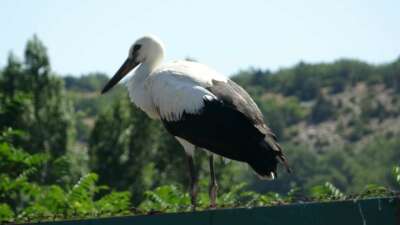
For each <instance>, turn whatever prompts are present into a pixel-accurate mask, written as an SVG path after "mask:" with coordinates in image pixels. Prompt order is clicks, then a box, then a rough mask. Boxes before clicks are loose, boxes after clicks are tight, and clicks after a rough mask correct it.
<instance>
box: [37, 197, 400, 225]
mask: <svg viewBox="0 0 400 225" xmlns="http://www.w3.org/2000/svg"><path fill="white" fill-rule="evenodd" d="M399 206H400V201H399V199H396V198H376V199H367V200H349V201H341V202H327V203H304V204H293V205H281V206H273V207H257V208H237V209H217V210H210V211H202V212H193V213H168V214H160V215H146V216H124V217H111V218H100V219H87V220H76V221H58V222H45V223H43V222H42V223H40V224H43V225H72V224H74V225H75V224H76V225H119V224H121V225H155V224H157V225H159V224H162V225H358V224H359V225H395V224H396V225H400V217H399V216H400V207H399Z"/></svg>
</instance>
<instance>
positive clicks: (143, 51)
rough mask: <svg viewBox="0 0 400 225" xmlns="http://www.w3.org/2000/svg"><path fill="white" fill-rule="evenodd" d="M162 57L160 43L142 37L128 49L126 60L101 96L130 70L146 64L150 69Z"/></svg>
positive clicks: (162, 50)
mask: <svg viewBox="0 0 400 225" xmlns="http://www.w3.org/2000/svg"><path fill="white" fill-rule="evenodd" d="M163 57H164V47H163V44H162V42H161V41H160V40H159V39H158V38H157V37H154V36H144V37H141V38H139V39H138V40H136V41H135V43H133V45H132V46H131V48H130V49H129V53H128V58H127V59H126V60H125V62H124V63H123V64H122V66H121V67H120V68H119V70H118V71H117V72H116V73H115V75H114V76H113V77H112V78H111V79H110V80H109V81H108V83H107V84H106V85H105V86H104V88H103V90H102V91H101V93H102V94H104V93H105V92H107V91H108V90H110V89H111V88H112V87H113V86H114V85H116V84H117V83H118V81H120V80H121V79H122V78H123V77H125V76H126V75H127V74H128V73H129V72H130V71H131V70H133V69H134V68H136V67H137V66H138V65H139V64H146V65H147V66H148V67H149V68H150V69H152V68H154V67H155V66H157V64H158V63H160V61H161V60H162V59H163Z"/></svg>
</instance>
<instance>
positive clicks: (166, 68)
mask: <svg viewBox="0 0 400 225" xmlns="http://www.w3.org/2000/svg"><path fill="white" fill-rule="evenodd" d="M163 57H164V47H163V44H162V42H161V41H160V40H159V39H158V38H156V37H154V36H145V37H142V38H139V39H138V40H137V41H136V42H135V43H134V44H133V45H132V47H131V48H130V50H129V54H128V58H127V59H126V60H125V62H124V63H123V64H122V66H121V67H120V69H119V70H118V71H117V72H116V74H115V75H114V76H113V77H112V78H111V80H110V81H108V83H107V84H106V85H105V87H104V89H103V90H102V93H105V92H107V91H108V90H110V89H111V88H112V87H113V86H114V85H115V84H117V83H118V81H120V80H121V79H122V78H123V77H124V76H125V75H127V74H128V73H129V72H130V71H131V70H132V69H134V68H137V69H136V70H135V72H134V75H133V76H132V77H131V78H130V80H129V81H128V82H127V88H128V92H129V96H130V98H131V100H132V101H133V103H134V104H135V105H136V106H138V107H139V108H140V109H142V110H143V111H144V112H146V113H147V115H148V116H150V117H151V118H153V119H159V120H161V121H162V123H163V124H164V126H165V128H166V129H167V130H168V132H169V133H171V134H172V135H173V136H174V137H175V138H176V139H177V140H178V141H179V143H180V144H181V145H182V146H183V148H184V150H185V152H186V155H187V159H188V164H189V173H190V196H191V201H192V206H193V207H195V204H196V189H197V187H196V183H197V181H196V180H197V179H196V176H195V173H194V165H193V154H194V149H195V147H199V148H202V149H206V150H207V151H208V152H209V153H211V154H209V164H210V174H211V180H210V188H209V195H210V199H211V207H215V206H216V203H215V201H216V196H217V189H218V186H217V182H216V178H215V174H214V166H213V154H217V155H220V156H223V157H226V158H229V159H233V160H237V161H241V162H246V163H247V164H249V165H250V167H251V168H253V170H254V171H255V172H256V174H257V175H258V176H259V177H260V178H263V179H274V178H275V177H276V175H277V173H276V169H277V164H278V162H281V163H282V164H283V165H284V166H285V167H286V169H287V171H288V172H290V168H289V166H288V164H287V160H286V158H285V156H284V154H283V153H282V149H281V147H280V146H279V144H278V143H277V142H276V137H275V135H274V134H273V133H272V131H271V130H270V129H269V128H268V127H267V126H266V125H265V123H264V120H263V116H262V114H261V112H260V110H259V109H258V107H257V105H256V104H255V102H254V101H253V100H252V98H251V97H250V96H249V94H248V93H247V92H246V91H245V90H244V89H243V88H241V87H240V86H239V85H237V84H236V83H235V82H233V81H231V80H230V79H228V78H226V77H225V76H222V75H221V74H219V73H217V72H216V71H214V70H213V69H211V68H209V67H207V66H205V65H203V64H200V63H196V62H189V61H183V60H179V61H173V62H171V63H167V64H164V65H161V62H162V60H163ZM212 153H213V154H212Z"/></svg>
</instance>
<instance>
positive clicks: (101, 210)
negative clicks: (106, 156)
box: [0, 130, 131, 222]
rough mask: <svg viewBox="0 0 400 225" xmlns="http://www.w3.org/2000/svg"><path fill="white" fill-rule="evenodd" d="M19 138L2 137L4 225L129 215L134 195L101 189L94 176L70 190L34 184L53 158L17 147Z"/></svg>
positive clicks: (0, 197)
mask: <svg viewBox="0 0 400 225" xmlns="http://www.w3.org/2000/svg"><path fill="white" fill-rule="evenodd" d="M15 135H21V134H20V132H17V131H13V130H8V131H6V132H3V134H2V135H1V136H0V162H1V163H0V171H1V172H0V181H1V182H0V202H1V204H0V221H10V220H16V221H20V222H22V221H26V220H37V219H40V220H42V219H46V218H76V217H87V216H98V215H111V214H112V215H118V214H124V213H127V212H128V209H129V207H130V204H131V202H130V197H131V196H130V193H129V192H113V191H111V192H110V191H109V190H108V187H106V186H97V185H96V182H97V179H98V176H97V174H94V173H89V174H86V175H85V176H83V177H81V178H80V179H79V180H78V181H77V182H76V184H75V185H73V187H72V188H70V189H68V188H65V187H60V186H58V185H41V184H38V183H36V182H34V181H33V180H32V177H34V176H37V175H39V174H40V168H41V166H42V165H43V164H45V163H46V161H47V160H48V159H49V158H48V157H46V155H44V154H30V153H27V152H26V151H24V150H22V149H19V148H16V147H14V146H13V145H12V144H11V143H10V140H11V139H12V138H13V136H15ZM100 192H103V193H100ZM104 192H106V193H104Z"/></svg>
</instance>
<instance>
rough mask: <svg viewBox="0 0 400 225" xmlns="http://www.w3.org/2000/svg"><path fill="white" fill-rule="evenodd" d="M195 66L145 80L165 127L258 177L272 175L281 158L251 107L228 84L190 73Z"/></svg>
mask: <svg viewBox="0 0 400 225" xmlns="http://www.w3.org/2000/svg"><path fill="white" fill-rule="evenodd" d="M198 65H199V64H195V65H193V64H192V63H190V64H189V65H188V64H186V63H184V64H183V66H182V65H179V66H180V67H178V68H177V67H168V69H164V70H159V71H156V72H155V73H153V74H152V75H150V77H149V81H148V85H149V88H150V90H151V93H152V97H153V103H154V105H155V106H156V107H157V109H158V111H159V113H160V117H161V119H162V121H163V122H164V125H165V127H166V128H167V129H168V131H169V132H170V133H172V134H173V135H174V136H178V137H181V138H183V139H185V140H187V141H189V142H191V143H192V144H194V145H196V146H199V147H203V148H205V149H208V150H210V151H212V152H214V153H216V154H219V155H222V156H224V157H227V158H231V159H235V160H239V161H245V162H248V163H249V164H250V165H251V166H252V167H253V168H254V169H255V170H256V171H257V173H259V174H260V175H261V176H269V175H270V173H271V171H272V172H274V173H275V174H276V160H280V161H281V162H284V163H285V164H286V159H285V157H284V156H283V153H282V151H281V148H280V146H279V144H278V143H277V142H276V137H275V135H274V134H273V133H272V132H271V131H270V129H269V128H268V127H267V126H266V125H265V123H264V121H263V116H262V114H261V112H260V110H259V109H258V107H257V105H256V104H255V102H254V101H253V100H252V99H251V97H250V96H249V95H248V93H247V92H246V91H245V90H244V89H242V88H241V87H240V86H239V85H237V84H236V83H234V82H233V81H231V80H229V79H227V78H223V77H222V78H221V77H220V76H217V75H215V73H214V74H213V71H211V70H205V69H204V68H203V70H191V68H193V66H198ZM200 65H201V64H200ZM196 71H201V72H208V73H206V74H197V72H196ZM207 74H208V75H207ZM210 74H211V76H210Z"/></svg>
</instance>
